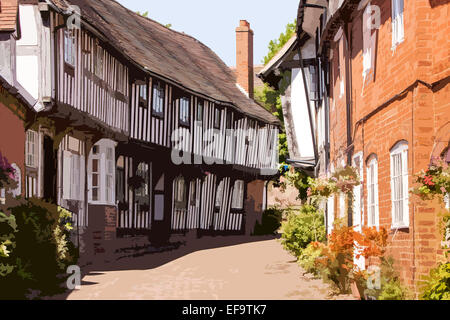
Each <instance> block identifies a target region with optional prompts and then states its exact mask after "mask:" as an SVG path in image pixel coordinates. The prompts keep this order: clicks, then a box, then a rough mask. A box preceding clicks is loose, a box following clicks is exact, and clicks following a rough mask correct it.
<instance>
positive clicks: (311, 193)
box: [307, 167, 361, 198]
mask: <svg viewBox="0 0 450 320" xmlns="http://www.w3.org/2000/svg"><path fill="white" fill-rule="evenodd" d="M309 184H310V188H309V189H308V191H307V192H308V197H323V198H328V197H330V196H331V195H332V194H337V193H341V192H342V193H349V192H351V191H352V190H353V188H354V187H356V186H359V185H360V184H361V180H360V177H359V175H358V172H357V171H356V169H355V168H353V167H345V168H341V169H338V170H337V171H336V172H335V173H334V174H333V176H332V177H331V178H329V179H320V178H318V179H313V178H309Z"/></svg>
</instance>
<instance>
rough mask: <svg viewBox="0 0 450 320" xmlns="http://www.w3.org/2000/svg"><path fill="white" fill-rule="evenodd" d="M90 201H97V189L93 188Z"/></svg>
mask: <svg viewBox="0 0 450 320" xmlns="http://www.w3.org/2000/svg"><path fill="white" fill-rule="evenodd" d="M92 200H93V201H98V188H93V189H92Z"/></svg>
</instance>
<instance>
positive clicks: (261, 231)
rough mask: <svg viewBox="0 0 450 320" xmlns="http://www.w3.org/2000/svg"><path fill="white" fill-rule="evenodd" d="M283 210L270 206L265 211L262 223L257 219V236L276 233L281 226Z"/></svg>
mask: <svg viewBox="0 0 450 320" xmlns="http://www.w3.org/2000/svg"><path fill="white" fill-rule="evenodd" d="M282 219H283V211H282V210H280V209H278V208H270V209H267V210H266V211H264V212H263V214H262V219H261V224H260V223H259V222H258V221H257V222H256V225H255V229H254V231H253V234H254V235H255V236H261V235H268V234H274V233H276V232H277V231H278V229H280V227H281V220H282Z"/></svg>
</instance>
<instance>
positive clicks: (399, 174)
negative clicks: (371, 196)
mask: <svg viewBox="0 0 450 320" xmlns="http://www.w3.org/2000/svg"><path fill="white" fill-rule="evenodd" d="M391 199H392V200H391V202H392V227H393V228H395V229H397V228H408V227H409V203H408V201H409V195H408V143H407V142H403V141H402V142H399V143H397V145H396V146H395V147H394V148H393V149H392V150H391Z"/></svg>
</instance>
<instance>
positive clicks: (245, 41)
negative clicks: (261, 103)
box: [236, 20, 254, 99]
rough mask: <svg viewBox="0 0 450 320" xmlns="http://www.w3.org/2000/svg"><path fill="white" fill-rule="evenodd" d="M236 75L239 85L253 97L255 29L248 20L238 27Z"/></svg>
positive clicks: (242, 21)
mask: <svg viewBox="0 0 450 320" xmlns="http://www.w3.org/2000/svg"><path fill="white" fill-rule="evenodd" d="M236 75H237V83H238V84H239V86H241V87H242V89H244V90H245V91H246V92H247V93H248V96H249V97H250V98H251V99H253V88H254V83H253V76H254V72H253V31H252V29H250V23H248V21H246V20H241V21H240V23H239V27H237V28H236Z"/></svg>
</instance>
